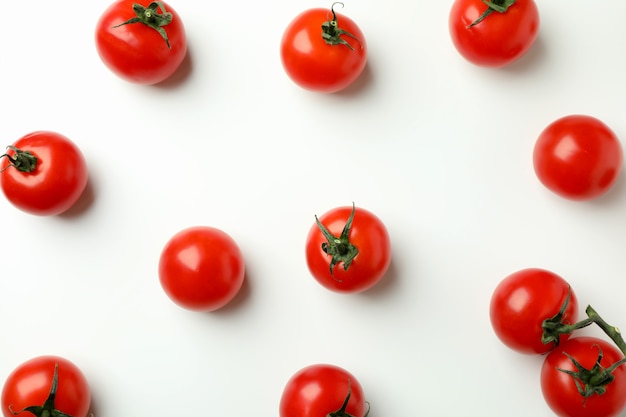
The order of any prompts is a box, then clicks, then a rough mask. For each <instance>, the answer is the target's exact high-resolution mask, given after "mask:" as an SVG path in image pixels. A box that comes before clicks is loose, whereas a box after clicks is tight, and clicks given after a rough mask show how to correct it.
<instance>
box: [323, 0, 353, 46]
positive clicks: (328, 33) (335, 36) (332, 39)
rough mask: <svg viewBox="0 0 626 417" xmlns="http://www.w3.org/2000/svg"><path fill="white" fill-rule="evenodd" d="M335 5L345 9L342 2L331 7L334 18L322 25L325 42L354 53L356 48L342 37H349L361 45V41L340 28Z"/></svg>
mask: <svg viewBox="0 0 626 417" xmlns="http://www.w3.org/2000/svg"><path fill="white" fill-rule="evenodd" d="M335 4H341V6H342V7H343V3H341V2H336V3H333V4H332V6H331V7H330V11H331V12H332V14H333V18H332V20H327V21H326V22H324V23H322V39H324V42H326V43H327V44H329V45H344V46H347V47H348V48H350V49H351V50H353V51H354V48H353V47H352V45H350V43H349V42H348V41H346V40H345V39H343V38H342V37H341V35H346V36H349V37H351V38H352V39H354V40H356V41H357V42H359V43H361V41H360V40H359V39H358V38H357V37H356V36H354V35H353V34H351V33H350V32H347V31H345V30H343V29H340V28H339V27H338V23H337V14H336V13H335V9H334V7H335Z"/></svg>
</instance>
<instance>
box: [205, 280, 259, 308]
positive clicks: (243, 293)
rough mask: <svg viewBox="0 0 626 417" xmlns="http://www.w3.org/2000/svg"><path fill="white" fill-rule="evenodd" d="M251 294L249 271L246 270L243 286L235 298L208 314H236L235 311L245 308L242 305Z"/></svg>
mask: <svg viewBox="0 0 626 417" xmlns="http://www.w3.org/2000/svg"><path fill="white" fill-rule="evenodd" d="M251 294H252V291H251V288H250V280H249V274H248V271H246V273H245V276H244V278H243V283H242V284H241V288H240V289H239V292H237V295H235V298H233V299H232V300H230V302H229V303H228V304H226V305H225V306H224V307H222V308H219V309H217V310H215V311H209V312H207V313H206V314H210V315H226V314H234V312H235V311H238V310H240V309H241V308H243V307H242V306H243V305H244V304H245V303H246V301H247V300H249V299H250V296H251Z"/></svg>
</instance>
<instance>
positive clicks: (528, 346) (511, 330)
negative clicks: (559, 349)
mask: <svg viewBox="0 0 626 417" xmlns="http://www.w3.org/2000/svg"><path fill="white" fill-rule="evenodd" d="M568 293H569V301H568V303H567V307H566V309H565V311H564V313H563V316H562V318H561V323H563V324H573V323H576V320H577V319H578V300H577V298H576V294H575V293H574V291H573V290H572V289H571V288H570V286H569V284H568V283H567V282H566V281H565V280H564V279H563V278H561V277H560V276H558V275H556V274H555V273H553V272H550V271H546V270H544V269H538V268H528V269H522V270H520V271H517V272H515V273H513V274H511V275H509V276H507V277H506V278H504V279H503V280H502V281H501V282H500V284H498V286H497V287H496V289H495V290H494V292H493V295H492V297H491V304H490V307H489V316H490V319H491V325H492V327H493V330H494V332H495V333H496V336H498V338H499V339H500V340H501V341H502V343H504V344H505V345H506V346H508V347H509V348H511V349H513V350H516V351H518V352H520V353H525V354H536V353H539V354H543V353H546V352H548V351H550V350H552V349H553V348H554V347H555V343H554V341H553V342H550V343H547V344H546V343H543V342H542V335H543V333H544V331H543V328H542V323H543V321H544V320H546V319H551V318H553V317H555V316H556V315H557V314H558V313H559V311H560V310H561V307H562V306H563V305H564V304H565V301H566V300H567V297H568ZM568 338H569V334H562V335H560V336H558V341H559V343H562V342H564V341H565V340H567V339H568ZM555 341H556V339H555Z"/></svg>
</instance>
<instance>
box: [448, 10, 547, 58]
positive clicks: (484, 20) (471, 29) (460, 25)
mask: <svg viewBox="0 0 626 417" xmlns="http://www.w3.org/2000/svg"><path fill="white" fill-rule="evenodd" d="M490 5H491V6H490ZM448 26H449V30H450V36H451V38H452V43H453V44H454V46H455V47H456V49H457V51H458V52H459V53H460V54H461V55H462V56H463V57H464V58H465V59H467V60H468V61H469V62H471V63H473V64H476V65H480V66H485V67H494V68H495V67H502V66H505V65H508V64H510V63H512V62H513V61H515V60H517V59H518V58H520V57H521V56H522V55H524V54H525V53H526V52H527V51H528V50H529V49H530V47H531V46H532V45H533V43H534V42H535V39H536V38H537V33H538V32H539V11H538V10H537V5H536V4H535V2H534V1H533V0H491V1H490V2H488V1H483V0H455V1H454V3H453V4H452V9H451V10H450V15H449V19H448Z"/></svg>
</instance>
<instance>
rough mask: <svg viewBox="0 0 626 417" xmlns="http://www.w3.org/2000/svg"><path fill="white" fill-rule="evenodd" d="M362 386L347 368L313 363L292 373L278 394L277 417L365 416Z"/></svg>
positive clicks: (366, 405) (366, 408)
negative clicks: (279, 394)
mask: <svg viewBox="0 0 626 417" xmlns="http://www.w3.org/2000/svg"><path fill="white" fill-rule="evenodd" d="M368 413H369V406H368V404H367V403H366V402H365V396H364V394H363V388H362V387H361V384H360V383H359V381H357V379H356V378H355V377H354V376H353V375H352V374H351V373H349V372H348V371H346V370H345V369H343V368H340V367H338V366H335V365H328V364H317V365H310V366H307V367H306V368H303V369H301V370H300V371H298V372H297V373H296V374H295V375H293V376H292V377H291V378H290V379H289V381H288V382H287V385H286V386H285V389H284V390H283V393H282V396H281V398H280V406H279V415H280V417H328V416H333V417H365V416H367V415H368Z"/></svg>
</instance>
